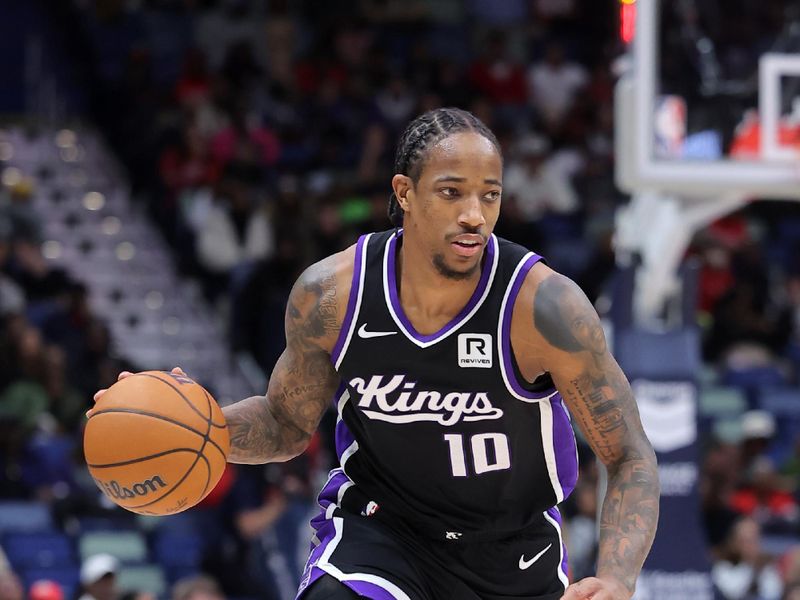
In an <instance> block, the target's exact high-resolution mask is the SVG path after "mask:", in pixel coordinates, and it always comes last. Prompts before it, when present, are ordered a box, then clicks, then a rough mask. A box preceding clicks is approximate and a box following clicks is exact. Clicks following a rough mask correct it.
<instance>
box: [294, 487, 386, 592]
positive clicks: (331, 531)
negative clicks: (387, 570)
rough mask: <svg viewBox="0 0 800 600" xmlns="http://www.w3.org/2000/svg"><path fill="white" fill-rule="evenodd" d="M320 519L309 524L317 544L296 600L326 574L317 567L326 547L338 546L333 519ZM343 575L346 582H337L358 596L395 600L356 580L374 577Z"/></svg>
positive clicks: (313, 546) (307, 565) (304, 571)
mask: <svg viewBox="0 0 800 600" xmlns="http://www.w3.org/2000/svg"><path fill="white" fill-rule="evenodd" d="M331 479H333V478H331ZM330 481H331V480H329V481H328V483H330ZM325 487H326V488H327V487H328V486H327V485H326V486H325ZM323 516H324V513H323V515H320V517H323ZM320 517H318V518H316V519H314V520H312V522H311V523H312V526H313V527H314V529H315V532H316V535H315V537H316V540H317V543H316V545H314V544H313V543H312V546H311V552H310V553H309V556H308V560H307V561H306V565H305V568H304V569H303V576H302V578H301V579H300V587H299V589H298V590H297V596H296V597H295V598H296V600H299V599H300V598H302V597H303V594H304V593H305V591H306V590H307V589H308V588H309V587H311V585H312V584H313V583H314V582H315V581H317V580H318V579H319V578H320V577H322V576H323V575H325V574H326V571H325V570H324V569H322V568H321V567H319V566H318V563H319V562H320V560H321V559H322V557H323V555H324V554H325V551H326V550H327V549H328V546H329V545H330V544H332V543H336V544H338V541H339V540H338V536H337V531H336V526H335V524H334V521H333V518H327V517H326V518H320ZM341 535H343V533H341ZM334 549H335V547H334ZM328 561H330V557H328ZM328 564H329V565H331V566H332V563H330V562H329V563H328ZM339 573H340V576H341V571H339ZM329 574H330V575H331V577H334V578H336V579H339V577H338V576H337V575H335V574H333V573H329ZM344 575H345V576H346V577H347V580H346V581H341V579H339V581H341V583H342V584H343V585H346V586H347V587H349V588H350V589H351V590H353V591H354V592H356V593H357V594H358V595H359V596H363V597H364V598H370V599H371V600H397V597H396V596H395V595H394V594H392V593H391V592H389V590H387V589H385V588H383V587H381V586H380V585H378V584H376V583H372V582H369V581H360V580H358V579H357V578H358V576H359V575H363V576H367V577H374V575H369V574H367V573H346V574H344ZM387 583H388V582H387Z"/></svg>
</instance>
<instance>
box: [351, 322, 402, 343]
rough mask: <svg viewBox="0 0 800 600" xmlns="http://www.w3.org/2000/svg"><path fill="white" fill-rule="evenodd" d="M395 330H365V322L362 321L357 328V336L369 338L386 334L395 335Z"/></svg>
mask: <svg viewBox="0 0 800 600" xmlns="http://www.w3.org/2000/svg"><path fill="white" fill-rule="evenodd" d="M396 333H397V332H396V331H367V324H366V323H364V324H363V325H362V326H361V327H359V328H358V337H360V338H364V339H365V340H366V339H369V338H376V337H386V336H387V335H395V334H396Z"/></svg>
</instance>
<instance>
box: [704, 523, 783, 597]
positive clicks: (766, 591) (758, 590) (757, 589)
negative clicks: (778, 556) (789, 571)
mask: <svg viewBox="0 0 800 600" xmlns="http://www.w3.org/2000/svg"><path fill="white" fill-rule="evenodd" d="M711 578H712V580H713V582H714V585H716V586H717V588H718V589H719V590H720V592H721V593H722V596H723V598H725V600H749V599H751V598H758V599H759V600H778V599H779V598H780V597H781V592H782V590H783V584H782V583H781V578H780V575H779V574H778V570H777V569H776V567H775V565H774V564H773V562H772V559H771V557H769V556H766V555H764V553H763V552H762V549H761V528H760V527H759V525H758V523H757V522H756V521H755V520H753V519H750V518H747V517H743V518H742V519H740V520H739V521H737V522H736V524H735V525H734V527H733V529H732V531H731V534H730V536H729V538H728V540H727V542H726V544H725V547H724V549H723V552H722V555H721V557H720V558H719V559H718V560H716V561H715V562H714V566H713V567H712V569H711Z"/></svg>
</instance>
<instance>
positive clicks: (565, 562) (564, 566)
mask: <svg viewBox="0 0 800 600" xmlns="http://www.w3.org/2000/svg"><path fill="white" fill-rule="evenodd" d="M565 497H566V496H565ZM547 514H548V515H550V516H551V517H552V518H553V520H554V521H555V522H556V523H558V528H559V529H560V530H561V539H562V541H561V552H562V553H563V554H562V558H561V571H562V572H563V573H564V575H566V576H567V577H569V559H568V557H567V545H566V544H565V543H564V541H563V534H564V524H563V522H562V521H561V512H560V511H559V510H558V508H557V507H555V506H553V507H552V508H548V509H547Z"/></svg>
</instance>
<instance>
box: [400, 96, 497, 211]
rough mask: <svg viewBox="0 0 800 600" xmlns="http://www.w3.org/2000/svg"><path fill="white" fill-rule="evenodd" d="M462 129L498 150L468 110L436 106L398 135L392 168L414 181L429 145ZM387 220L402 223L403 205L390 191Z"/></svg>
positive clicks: (492, 136) (486, 130) (478, 121)
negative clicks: (401, 205) (482, 138)
mask: <svg viewBox="0 0 800 600" xmlns="http://www.w3.org/2000/svg"><path fill="white" fill-rule="evenodd" d="M462 131H472V132H474V133H477V134H479V135H482V136H483V137H485V138H486V139H487V140H489V141H490V142H491V143H492V145H494V147H495V149H496V150H497V152H498V153H500V144H499V142H498V141H497V138H496V137H495V135H494V134H493V133H492V131H491V130H490V129H489V128H488V127H487V126H486V125H485V124H484V123H483V121H481V120H480V119H479V118H478V117H476V116H475V115H473V114H472V113H471V112H467V111H465V110H461V109H460V108H437V109H434V110H430V111H428V112H426V113H424V114H422V115H420V116H418V117H417V118H416V119H414V120H413V121H411V123H409V124H408V127H406V129H405V131H403V134H402V135H401V136H400V141H399V142H398V143H397V153H396V154H395V159H394V172H395V173H400V174H401V175H407V176H408V177H410V178H411V180H412V181H413V182H414V183H416V182H417V181H418V180H419V176H420V174H421V173H422V166H423V163H424V162H425V157H426V154H427V151H428V148H430V147H431V146H433V145H434V144H437V143H438V142H440V141H441V140H443V139H444V138H446V137H448V136H450V135H452V134H454V133H460V132H462ZM389 220H390V221H391V222H392V225H394V226H395V227H400V226H401V225H402V224H403V209H402V208H400V204H399V203H398V202H397V197H396V196H395V195H394V194H392V195H391V196H390V198H389Z"/></svg>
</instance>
